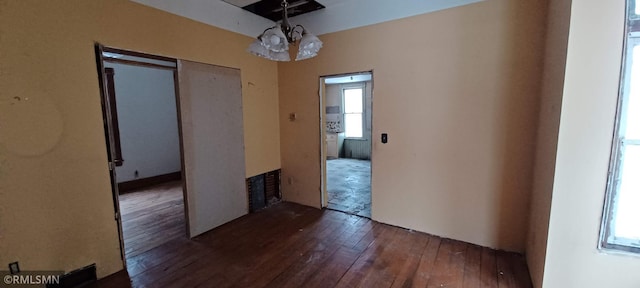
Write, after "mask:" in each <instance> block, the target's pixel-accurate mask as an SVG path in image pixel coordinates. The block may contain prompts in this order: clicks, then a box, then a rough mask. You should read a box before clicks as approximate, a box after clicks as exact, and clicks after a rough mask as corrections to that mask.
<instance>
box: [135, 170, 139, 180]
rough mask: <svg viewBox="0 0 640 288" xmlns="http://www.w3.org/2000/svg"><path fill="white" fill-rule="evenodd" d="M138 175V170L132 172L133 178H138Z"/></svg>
mask: <svg viewBox="0 0 640 288" xmlns="http://www.w3.org/2000/svg"><path fill="white" fill-rule="evenodd" d="M138 175H140V173H138V170H136V171H135V172H133V177H136V178H138Z"/></svg>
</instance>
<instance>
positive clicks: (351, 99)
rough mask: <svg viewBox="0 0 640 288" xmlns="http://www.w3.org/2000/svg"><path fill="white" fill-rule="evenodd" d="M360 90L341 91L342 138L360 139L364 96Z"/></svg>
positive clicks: (348, 89)
mask: <svg viewBox="0 0 640 288" xmlns="http://www.w3.org/2000/svg"><path fill="white" fill-rule="evenodd" d="M362 92H363V89H362V88H347V89H342V98H343V101H344V136H345V137H347V138H362V136H363V131H362V130H363V129H362V127H363V124H364V121H363V119H364V117H363V113H364V97H363V96H364V95H363V93H362Z"/></svg>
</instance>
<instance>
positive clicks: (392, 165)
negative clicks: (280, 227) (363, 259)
mask: <svg viewBox="0 0 640 288" xmlns="http://www.w3.org/2000/svg"><path fill="white" fill-rule="evenodd" d="M545 19H546V1H510V0H492V1H483V2H481V3H477V4H472V5H468V6H463V7H458V8H454V9H450V10H445V11H440V12H436V13H431V14H425V15H421V16H416V17H411V18H406V19H402V20H396V21H392V22H387V23H382V24H378V25H373V26H368V27H363V28H358V29H352V30H347V31H343V32H337V33H332V34H328V35H324V36H323V37H321V38H322V40H323V41H324V42H325V47H324V48H323V50H322V51H321V53H320V55H319V57H316V58H314V59H310V60H307V61H301V62H291V63H281V64H279V67H278V68H279V69H278V72H279V86H280V130H281V155H282V169H283V179H285V181H283V192H284V197H285V199H286V200H290V201H295V202H299V203H303V204H307V205H311V206H315V207H319V206H320V202H321V201H320V199H321V198H320V169H321V166H320V151H319V149H320V139H319V137H320V133H318V132H319V129H320V126H319V115H318V114H319V110H320V109H319V97H318V92H317V91H318V77H319V76H321V75H330V74H339V73H348V72H359V71H367V70H373V76H374V84H375V87H374V91H373V135H374V136H373V138H374V139H379V135H380V133H385V132H386V133H389V143H388V144H384V145H383V144H381V143H380V142H379V141H378V140H376V141H374V144H373V160H372V170H373V183H372V197H373V200H372V216H373V219H375V220H377V221H381V222H384V223H389V224H393V225H398V226H402V227H407V228H412V229H415V230H419V231H426V232H429V233H433V234H436V235H441V236H445V237H450V238H454V239H460V240H464V241H468V242H472V243H477V244H481V245H485V246H490V247H497V248H502V249H507V250H513V251H524V247H525V242H526V241H525V237H526V232H527V227H528V210H529V197H530V191H531V185H532V179H531V178H532V174H533V171H532V170H533V168H532V167H533V158H534V157H533V155H534V146H535V135H536V126H537V115H538V98H539V92H540V83H541V82H540V75H541V73H542V63H543V62H542V54H543V52H544V26H545ZM291 112H295V113H297V115H298V119H297V120H296V121H293V122H290V121H289V120H288V114H289V113H291ZM289 177H291V178H292V179H291V180H292V183H291V184H289V183H288V181H287V180H288V179H289Z"/></svg>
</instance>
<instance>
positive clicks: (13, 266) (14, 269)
mask: <svg viewBox="0 0 640 288" xmlns="http://www.w3.org/2000/svg"><path fill="white" fill-rule="evenodd" d="M9 273H11V275H14V274H18V273H20V265H19V264H18V261H16V262H12V263H9Z"/></svg>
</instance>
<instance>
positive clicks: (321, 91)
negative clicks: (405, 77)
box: [318, 69, 375, 219]
mask: <svg viewBox="0 0 640 288" xmlns="http://www.w3.org/2000/svg"><path fill="white" fill-rule="evenodd" d="M354 75H371V113H369V114H370V115H367V116H365V117H369V118H370V119H371V135H370V137H371V143H370V145H371V159H370V161H371V170H370V171H369V173H371V183H370V186H371V191H370V193H371V219H373V160H374V157H373V156H374V155H373V142H374V139H373V138H374V137H373V134H374V133H373V131H374V129H373V110H374V105H373V104H374V90H375V89H374V88H375V87H374V86H375V85H374V73H373V69H372V70H368V71H359V72H350V73H340V74H328V75H321V76H320V77H319V88H318V97H319V99H320V101H319V107H318V108H319V111H320V122H319V124H320V125H319V132H320V207H322V208H326V207H327V206H328V202H329V199H328V191H327V152H326V150H325V147H326V145H325V143H326V138H327V128H326V119H325V118H326V108H325V94H326V84H325V79H327V78H336V77H346V76H354ZM365 102H366V100H365ZM343 124H344V123H343Z"/></svg>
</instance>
